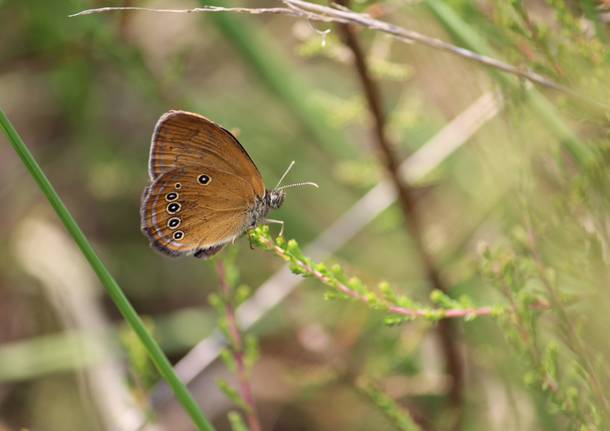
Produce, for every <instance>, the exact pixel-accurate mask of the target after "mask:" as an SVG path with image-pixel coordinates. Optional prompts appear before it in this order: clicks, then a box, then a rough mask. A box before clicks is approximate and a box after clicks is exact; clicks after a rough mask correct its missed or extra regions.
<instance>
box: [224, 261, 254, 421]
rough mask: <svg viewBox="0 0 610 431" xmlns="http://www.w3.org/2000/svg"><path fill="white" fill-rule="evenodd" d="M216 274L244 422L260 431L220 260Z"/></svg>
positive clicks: (242, 350)
mask: <svg viewBox="0 0 610 431" xmlns="http://www.w3.org/2000/svg"><path fill="white" fill-rule="evenodd" d="M216 272H217V273H218V280H219V283H220V288H221V291H222V293H223V295H224V297H225V300H224V304H225V312H226V316H227V323H228V330H229V337H230V342H231V345H232V347H233V348H232V349H231V352H232V354H233V359H234V360H235V365H236V367H237V380H238V382H239V392H240V393H241V397H242V399H243V400H244V403H245V407H246V408H245V414H246V420H247V421H248V428H249V429H250V431H261V430H262V427H261V424H260V420H259V418H258V414H257V412H256V405H255V403H254V396H253V395H252V387H251V385H250V379H249V376H248V370H247V369H246V364H245V361H244V348H243V341H242V338H241V333H240V332H239V327H238V326H237V319H236V318H235V307H234V306H233V303H232V301H231V289H230V287H229V284H228V283H227V280H226V278H225V269H224V264H223V262H222V260H221V259H218V261H217V263H216Z"/></svg>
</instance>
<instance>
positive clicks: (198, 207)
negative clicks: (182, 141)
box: [141, 166, 257, 258]
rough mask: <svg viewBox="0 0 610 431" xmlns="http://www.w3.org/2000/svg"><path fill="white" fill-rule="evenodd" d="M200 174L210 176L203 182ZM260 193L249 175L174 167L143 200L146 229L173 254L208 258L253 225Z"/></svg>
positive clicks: (156, 244)
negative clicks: (250, 213)
mask: <svg viewBox="0 0 610 431" xmlns="http://www.w3.org/2000/svg"><path fill="white" fill-rule="evenodd" d="M201 175H205V176H206V177H207V178H208V179H209V180H208V181H207V182H205V184H202V182H201V181H200V177H201ZM256 199H257V196H256V192H255V190H254V188H253V186H252V184H250V183H249V182H248V181H247V180H246V179H244V178H242V177H241V176H238V175H236V174H233V173H229V172H227V171H225V170H222V169H216V168H213V167H209V166H199V167H191V166H187V167H182V168H174V169H171V170H169V171H167V172H164V173H162V174H160V175H159V176H157V178H156V179H155V180H154V182H153V183H152V184H151V185H150V186H149V187H147V188H146V190H145V191H144V196H143V200H142V207H141V221H142V225H141V227H142V231H143V232H144V233H145V234H146V235H147V236H148V237H149V239H150V241H151V245H152V246H153V247H154V248H156V249H157V250H159V251H161V252H163V253H166V254H168V255H170V256H182V255H189V254H195V256H197V257H203V258H208V257H210V256H211V255H213V254H215V253H217V252H218V251H220V250H221V249H222V247H223V246H224V245H225V244H227V243H229V242H231V241H233V240H234V239H235V238H237V237H239V236H240V235H241V234H242V233H243V232H244V231H245V229H246V228H247V227H248V224H249V211H250V209H251V208H252V207H253V206H254V205H255V202H256Z"/></svg>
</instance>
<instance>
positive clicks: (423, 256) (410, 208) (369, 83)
mask: <svg viewBox="0 0 610 431" xmlns="http://www.w3.org/2000/svg"><path fill="white" fill-rule="evenodd" d="M344 1H345V3H344V6H347V0H344ZM339 27H340V29H341V32H342V33H343V37H344V40H345V43H346V44H347V46H348V47H349V48H350V50H351V51H352V53H353V54H354V63H355V66H356V70H357V72H358V76H359V78H360V82H361V84H362V87H363V90H364V93H365V95H366V99H367V102H368V106H369V110H370V112H371V114H372V116H373V119H374V134H375V138H376V139H375V142H376V145H377V147H378V150H379V152H380V155H381V159H382V161H383V163H384V165H385V168H386V171H387V174H388V175H389V177H390V180H391V181H392V183H393V185H394V188H395V189H396V192H397V194H398V203H399V204H400V208H401V210H402V213H403V217H404V219H405V222H406V224H407V227H408V229H409V231H410V233H411V237H412V239H413V242H414V243H415V248H416V251H417V254H418V255H419V258H420V260H421V263H422V265H423V267H424V271H425V274H426V278H427V279H428V282H429V283H430V287H431V288H432V289H437V290H440V291H441V292H444V293H448V291H449V289H448V288H447V286H446V285H445V283H444V281H443V280H442V278H441V275H440V272H439V270H438V269H437V268H436V265H435V263H434V261H433V258H432V256H431V255H430V252H429V251H428V249H427V247H426V245H425V243H424V239H423V235H422V231H421V225H420V221H419V216H418V214H417V208H416V207H415V200H414V198H413V194H412V191H411V189H410V187H409V186H408V185H407V184H405V183H404V182H403V181H402V179H401V178H400V163H399V161H398V158H397V157H396V155H395V154H394V151H393V148H392V144H391V143H390V141H389V139H388V137H387V135H386V132H385V115H384V112H383V107H382V101H381V95H380V93H379V90H378V89H377V85H376V83H375V82H374V81H373V79H372V78H371V76H370V73H369V70H368V66H367V64H366V58H365V54H364V52H363V51H362V48H361V47H360V44H359V43H358V39H357V37H356V35H355V34H354V30H353V28H352V27H351V26H350V25H349V24H339ZM438 333H439V335H440V338H441V345H442V349H443V352H444V355H445V360H446V362H447V363H446V365H447V369H448V372H449V374H450V375H451V377H452V379H453V381H452V385H451V388H450V391H449V398H450V399H451V403H452V405H453V407H454V408H455V410H456V412H458V413H460V412H461V407H462V403H463V397H462V392H463V383H464V373H463V364H462V357H461V355H460V353H459V350H458V348H457V345H456V340H457V334H456V330H455V327H454V325H453V324H452V323H451V322H450V321H448V320H443V321H442V322H440V323H439V326H438ZM460 416H461V415H460V414H458V419H459V417H460ZM459 422H460V420H457V421H456V426H457V425H458V424H459Z"/></svg>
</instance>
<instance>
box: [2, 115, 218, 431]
mask: <svg viewBox="0 0 610 431" xmlns="http://www.w3.org/2000/svg"><path fill="white" fill-rule="evenodd" d="M0 126H2V129H3V130H4V133H5V134H6V136H7V138H8V140H9V142H10V144H11V145H12V147H13V149H14V150H15V152H16V153H17V154H18V155H19V157H20V158H21V161H22V162H23V164H24V165H25V167H26V168H27V169H28V171H29V172H30V175H31V176H32V178H34V180H35V181H36V183H37V184H38V186H39V187H40V189H41V190H42V192H43V194H44V195H45V197H46V198H47V200H48V201H49V203H50V204H51V206H52V207H53V209H55V212H56V213H57V215H58V216H59V218H60V220H61V221H62V223H63V224H64V226H65V227H66V229H67V230H68V232H69V233H70V235H71V236H72V238H73V239H74V242H76V244H77V245H78V247H79V248H80V249H81V251H82V252H83V254H84V255H85V258H86V259H87V261H88V262H89V265H91V268H92V269H93V271H94V272H95V273H96V274H97V276H98V278H99V279H100V281H101V282H102V285H103V286H104V288H105V289H106V291H107V293H108V295H109V296H110V298H111V299H112V301H113V302H114V304H115V305H116V307H117V308H118V309H119V311H120V312H121V314H122V315H123V317H124V318H125V320H126V321H127V323H128V324H129V326H130V327H131V329H133V331H134V332H135V333H136V334H137V335H138V337H139V338H140V341H141V342H142V344H143V345H144V347H145V348H146V351H147V352H148V354H149V355H150V358H151V359H152V361H153V362H154V364H155V366H156V367H157V369H158V370H159V373H160V374H161V376H162V377H163V378H164V379H165V381H167V383H168V384H169V385H170V386H171V388H172V389H173V391H174V393H175V394H176V398H177V399H178V401H179V402H180V404H182V407H183V408H184V409H185V410H186V411H187V412H188V414H189V415H190V416H191V419H192V420H193V423H194V424H195V425H196V426H197V429H199V430H202V431H212V430H214V427H212V425H211V424H210V423H209V422H208V420H207V419H206V417H205V416H204V414H203V412H202V411H201V409H200V408H199V406H198V405H197V403H196V402H195V400H194V399H193V397H192V396H191V394H190V393H189V391H188V389H187V388H186V386H185V385H184V384H183V383H182V382H181V381H180V379H179V378H178V376H177V375H176V373H175V372H174V369H173V368H172V366H171V364H170V362H169V360H168V359H167V357H166V356H165V354H164V353H163V351H162V350H161V347H159V344H157V342H156V341H155V339H154V338H153V337H152V335H151V334H150V333H149V332H148V331H147V330H146V328H145V327H144V324H143V323H142V320H141V319H140V316H139V315H138V313H137V312H136V311H135V309H134V308H133V307H132V305H131V304H130V303H129V300H128V299H127V297H126V296H125V294H124V293H123V291H122V290H121V288H120V287H119V285H118V284H117V282H116V281H115V280H114V278H113V277H112V275H111V274H110V272H109V271H108V269H107V268H106V267H105V266H104V264H103V263H102V261H101V260H100V258H99V257H98V256H97V254H96V253H95V250H94V249H93V247H92V246H91V244H90V243H89V241H88V240H87V238H86V236H85V235H84V233H83V232H82V230H81V229H80V227H79V226H78V224H77V223H76V220H74V218H73V217H72V214H70V211H69V210H68V209H67V208H66V206H65V205H64V203H63V202H62V200H61V198H60V197H59V195H58V194H57V192H56V191H55V189H54V188H53V185H52V184H51V182H50V181H49V179H48V178H47V177H46V175H45V174H44V172H43V170H42V169H41V167H40V166H39V165H38V163H37V162H36V160H35V159H34V156H33V155H32V153H31V152H30V150H29V149H28V148H27V146H26V145H25V143H24V142H23V140H22V139H21V137H20V136H19V134H18V133H17V131H16V130H15V128H14V127H13V125H12V124H11V122H10V121H9V119H8V118H7V116H6V115H5V113H4V112H3V111H2V109H0Z"/></svg>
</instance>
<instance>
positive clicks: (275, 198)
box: [265, 190, 286, 210]
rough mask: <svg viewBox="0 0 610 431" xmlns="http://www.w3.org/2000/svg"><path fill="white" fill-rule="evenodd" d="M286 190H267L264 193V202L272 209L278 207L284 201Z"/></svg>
mask: <svg viewBox="0 0 610 431" xmlns="http://www.w3.org/2000/svg"><path fill="white" fill-rule="evenodd" d="M285 198H286V192H285V191H284V190H267V193H265V204H267V206H268V207H269V208H272V209H274V210H276V209H278V208H279V207H281V206H282V204H283V203H284V199H285Z"/></svg>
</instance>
